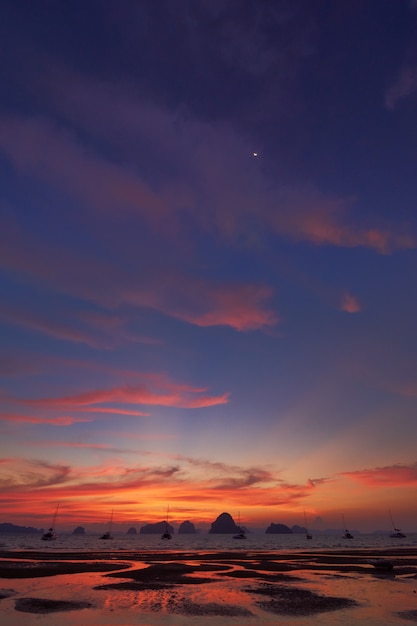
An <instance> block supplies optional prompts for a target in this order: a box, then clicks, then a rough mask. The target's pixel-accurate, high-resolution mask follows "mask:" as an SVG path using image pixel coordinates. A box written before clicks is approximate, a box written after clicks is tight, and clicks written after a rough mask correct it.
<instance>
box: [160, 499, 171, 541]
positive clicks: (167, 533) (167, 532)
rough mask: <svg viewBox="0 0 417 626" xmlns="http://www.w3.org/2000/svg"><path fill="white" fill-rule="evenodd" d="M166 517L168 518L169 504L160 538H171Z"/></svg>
mask: <svg viewBox="0 0 417 626" xmlns="http://www.w3.org/2000/svg"><path fill="white" fill-rule="evenodd" d="M168 519H169V506H168V507H167V518H166V521H165V530H164V532H163V533H162V535H161V539H172V536H171V533H170V532H169V524H168Z"/></svg>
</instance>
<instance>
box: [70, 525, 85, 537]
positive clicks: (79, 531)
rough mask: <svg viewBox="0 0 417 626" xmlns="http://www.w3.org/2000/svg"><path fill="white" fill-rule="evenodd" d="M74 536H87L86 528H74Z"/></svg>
mask: <svg viewBox="0 0 417 626" xmlns="http://www.w3.org/2000/svg"><path fill="white" fill-rule="evenodd" d="M72 534H73V535H85V528H84V526H77V528H74V530H73V531H72Z"/></svg>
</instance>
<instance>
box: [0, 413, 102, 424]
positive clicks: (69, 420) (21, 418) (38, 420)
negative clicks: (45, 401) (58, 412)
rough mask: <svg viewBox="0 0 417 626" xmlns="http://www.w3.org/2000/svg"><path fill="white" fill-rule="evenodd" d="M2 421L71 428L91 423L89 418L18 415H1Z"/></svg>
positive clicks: (0, 419)
mask: <svg viewBox="0 0 417 626" xmlns="http://www.w3.org/2000/svg"><path fill="white" fill-rule="evenodd" d="M0 421H4V422H12V423H14V424H22V423H26V424H50V425H52V426H71V425H72V424H80V423H83V422H91V419H89V418H88V417H69V416H67V417H64V416H62V417H38V416H35V415H18V414H16V413H0Z"/></svg>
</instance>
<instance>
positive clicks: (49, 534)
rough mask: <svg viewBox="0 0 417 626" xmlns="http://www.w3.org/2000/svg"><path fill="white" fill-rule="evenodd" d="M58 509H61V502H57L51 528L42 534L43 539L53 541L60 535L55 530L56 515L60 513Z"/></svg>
mask: <svg viewBox="0 0 417 626" xmlns="http://www.w3.org/2000/svg"><path fill="white" fill-rule="evenodd" d="M58 509H59V504H57V507H56V510H55V513H54V517H53V518H52V524H51V528H48V530H47V532H46V533H44V534H43V535H42V537H41V539H42V541H53V540H54V539H56V538H57V537H58V535H57V534H56V532H55V530H54V528H55V524H56V517H57V515H58Z"/></svg>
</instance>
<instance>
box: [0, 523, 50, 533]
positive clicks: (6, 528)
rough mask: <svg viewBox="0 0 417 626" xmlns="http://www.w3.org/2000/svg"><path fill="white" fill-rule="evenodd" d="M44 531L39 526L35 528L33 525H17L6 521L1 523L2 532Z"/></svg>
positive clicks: (0, 531)
mask: <svg viewBox="0 0 417 626" xmlns="http://www.w3.org/2000/svg"><path fill="white" fill-rule="evenodd" d="M40 532H43V529H41V530H39V529H38V528H33V526H16V524H10V523H9V522H4V523H3V524H0V533H22V534H28V533H31V534H32V533H40Z"/></svg>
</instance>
